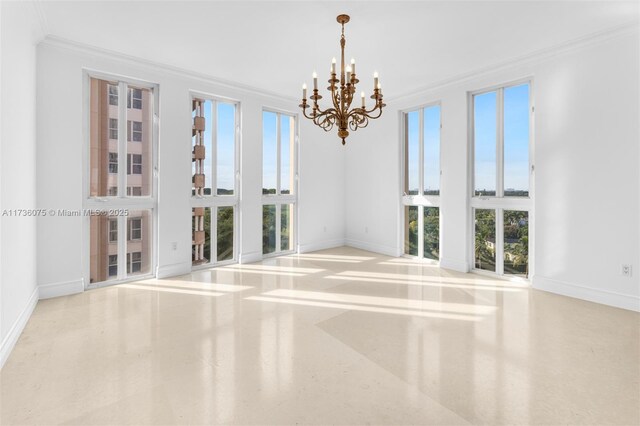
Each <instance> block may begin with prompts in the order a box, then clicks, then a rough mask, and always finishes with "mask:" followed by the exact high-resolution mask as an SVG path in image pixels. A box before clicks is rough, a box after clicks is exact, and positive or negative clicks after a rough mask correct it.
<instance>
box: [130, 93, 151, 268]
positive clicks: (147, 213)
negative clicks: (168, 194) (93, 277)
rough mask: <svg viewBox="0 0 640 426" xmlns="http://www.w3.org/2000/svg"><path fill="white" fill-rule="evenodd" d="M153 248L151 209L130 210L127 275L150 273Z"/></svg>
mask: <svg viewBox="0 0 640 426" xmlns="http://www.w3.org/2000/svg"><path fill="white" fill-rule="evenodd" d="M143 108H144V102H143ZM152 250H153V245H152V235H151V210H130V211H129V216H128V217H127V275H138V274H148V273H150V272H151V251H152Z"/></svg>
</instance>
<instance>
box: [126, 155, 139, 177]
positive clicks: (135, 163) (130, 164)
mask: <svg viewBox="0 0 640 426" xmlns="http://www.w3.org/2000/svg"><path fill="white" fill-rule="evenodd" d="M127 174H128V175H141V174H142V154H129V155H128V156H127Z"/></svg>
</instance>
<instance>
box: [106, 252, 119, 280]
mask: <svg viewBox="0 0 640 426" xmlns="http://www.w3.org/2000/svg"><path fill="white" fill-rule="evenodd" d="M107 275H108V276H109V277H115V276H117V275H118V255H117V254H110V255H109V265H108V270H107Z"/></svg>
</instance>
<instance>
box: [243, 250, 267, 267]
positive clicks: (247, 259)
mask: <svg viewBox="0 0 640 426" xmlns="http://www.w3.org/2000/svg"><path fill="white" fill-rule="evenodd" d="M261 260H262V252H261V251H252V252H249V253H240V258H239V259H238V263H241V264H245V263H254V262H260V261H261Z"/></svg>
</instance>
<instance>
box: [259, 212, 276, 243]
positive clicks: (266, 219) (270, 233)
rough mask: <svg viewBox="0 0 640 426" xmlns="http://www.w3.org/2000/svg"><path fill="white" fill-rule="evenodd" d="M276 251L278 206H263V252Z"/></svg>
mask: <svg viewBox="0 0 640 426" xmlns="http://www.w3.org/2000/svg"><path fill="white" fill-rule="evenodd" d="M274 251H276V206H275V205H266V206H262V253H263V254H267V253H273V252H274Z"/></svg>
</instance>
